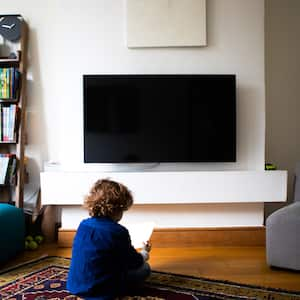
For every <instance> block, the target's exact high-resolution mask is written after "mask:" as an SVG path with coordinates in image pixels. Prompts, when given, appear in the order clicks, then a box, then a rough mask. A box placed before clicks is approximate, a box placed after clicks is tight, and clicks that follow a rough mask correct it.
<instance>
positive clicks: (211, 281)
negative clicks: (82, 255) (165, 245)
mask: <svg viewBox="0 0 300 300" xmlns="http://www.w3.org/2000/svg"><path fill="white" fill-rule="evenodd" d="M48 258H49V259H51V258H63V259H66V260H69V261H71V258H70V257H65V256H57V255H49V256H43V257H40V258H37V259H33V260H30V261H27V262H25V263H20V264H18V265H16V266H13V267H9V268H7V269H4V270H1V271H0V275H3V274H5V273H8V272H10V271H13V270H16V269H18V268H20V267H26V266H27V265H31V264H34V263H38V262H40V261H42V260H45V259H48ZM54 266H55V265H54ZM60 267H62V268H66V267H63V266H60ZM289 271H290V272H293V273H296V274H300V272H298V271H293V270H289ZM152 272H155V273H158V274H164V275H171V276H172V275H173V276H178V277H182V278H190V279H195V280H197V279H200V280H202V281H207V282H210V283H220V284H230V285H233V286H236V287H241V288H243V287H245V288H253V289H259V290H264V291H268V292H281V293H289V294H295V295H297V296H299V295H300V291H297V290H288V289H282V288H272V287H265V286H260V285H253V284H246V283H238V282H234V281H230V280H221V279H212V278H207V277H201V276H194V275H186V274H178V273H173V272H164V271H157V270H152ZM32 273H34V272H32ZM28 274H30V273H28ZM157 285H158V286H160V285H159V284H157ZM164 285H165V286H168V287H172V286H171V285H166V284H164ZM161 286H163V285H161Z"/></svg>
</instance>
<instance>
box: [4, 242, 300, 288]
mask: <svg viewBox="0 0 300 300" xmlns="http://www.w3.org/2000/svg"><path fill="white" fill-rule="evenodd" d="M42 255H56V256H64V257H71V248H59V247H58V246H57V245H56V244H46V245H42V246H41V248H40V249H39V250H36V251H26V252H25V253H24V254H22V255H19V256H18V257H17V258H16V259H14V260H13V261H12V262H10V263H9V264H7V265H6V266H5V267H8V266H12V265H16V264H19V263H22V262H24V261H28V260H32V259H34V258H38V257H41V256H42ZM150 264H151V266H152V269H154V270H158V271H165V272H173V273H179V274H186V275H194V276H200V277H206V278H211V279H220V280H230V281H235V282H239V283H244V284H254V285H260V286H266V287H273V288H283V289H289V290H297V291H300V272H293V271H287V270H282V269H273V268H270V267H268V266H267V265H266V262H265V248H264V247H202V248H199V247H198V248H196V247H188V248H154V249H152V251H151V258H150Z"/></svg>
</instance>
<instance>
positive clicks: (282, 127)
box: [266, 0, 300, 215]
mask: <svg viewBox="0 0 300 300" xmlns="http://www.w3.org/2000/svg"><path fill="white" fill-rule="evenodd" d="M299 36H300V1H299V0H286V1H281V0H267V1H266V116H267V118H266V122H267V132H266V159H267V160H268V161H270V162H273V163H275V164H276V165H277V166H278V167H279V168H281V169H286V170H288V171H289V186H288V190H289V193H288V196H289V201H292V199H293V179H294V171H295V166H296V163H297V162H299V161H300V139H299V136H300V89H299V84H300V82H299V78H300V56H299V53H300V39H299ZM278 207H279V206H278V205H276V204H268V205H266V215H269V214H270V213H272V212H273V211H274V210H276V209H278Z"/></svg>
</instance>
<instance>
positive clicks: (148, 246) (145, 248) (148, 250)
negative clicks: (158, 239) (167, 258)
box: [142, 241, 152, 252]
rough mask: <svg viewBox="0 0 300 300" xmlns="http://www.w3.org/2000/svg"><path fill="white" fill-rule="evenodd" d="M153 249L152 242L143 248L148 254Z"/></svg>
mask: <svg viewBox="0 0 300 300" xmlns="http://www.w3.org/2000/svg"><path fill="white" fill-rule="evenodd" d="M151 248H152V244H151V242H150V241H147V242H146V243H144V246H143V248H142V249H143V250H145V251H147V252H150V251H151Z"/></svg>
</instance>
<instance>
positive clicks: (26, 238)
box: [25, 235, 33, 242]
mask: <svg viewBox="0 0 300 300" xmlns="http://www.w3.org/2000/svg"><path fill="white" fill-rule="evenodd" d="M25 241H28V242H30V241H33V237H32V236H31V235H27V236H26V237H25Z"/></svg>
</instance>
